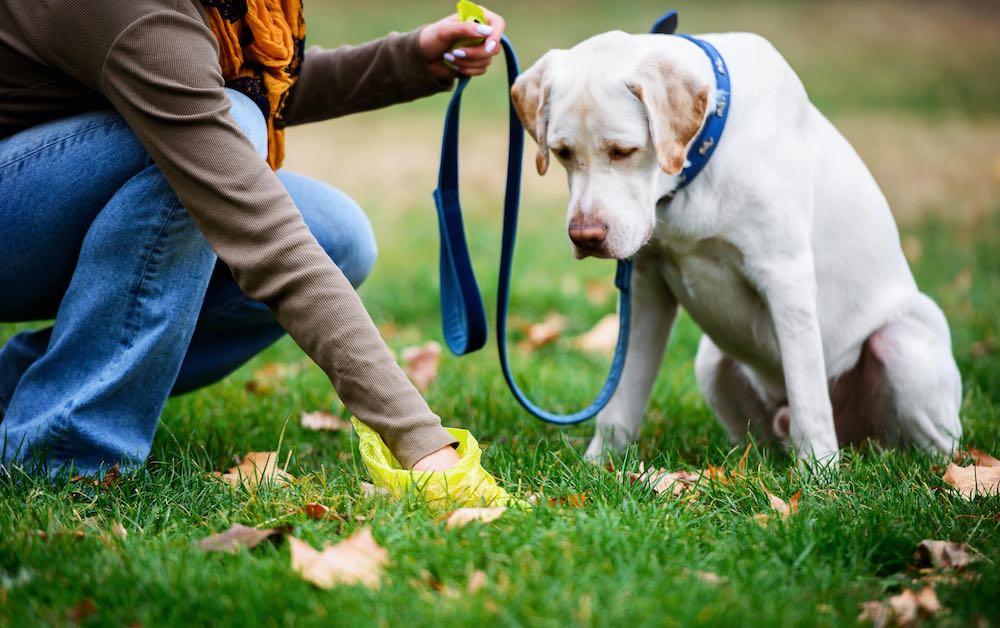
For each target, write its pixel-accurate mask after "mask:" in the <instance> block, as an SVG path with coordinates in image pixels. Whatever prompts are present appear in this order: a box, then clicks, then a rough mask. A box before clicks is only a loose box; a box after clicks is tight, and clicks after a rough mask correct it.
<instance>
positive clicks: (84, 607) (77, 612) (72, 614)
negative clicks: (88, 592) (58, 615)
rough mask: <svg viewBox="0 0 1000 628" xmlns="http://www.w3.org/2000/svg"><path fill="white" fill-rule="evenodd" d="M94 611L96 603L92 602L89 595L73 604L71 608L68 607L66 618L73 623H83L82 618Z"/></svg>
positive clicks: (95, 610)
mask: <svg viewBox="0 0 1000 628" xmlns="http://www.w3.org/2000/svg"><path fill="white" fill-rule="evenodd" d="M96 612H97V604H94V600H92V599H90V598H89V597H85V598H83V599H82V600H80V601H79V602H77V603H76V604H75V605H73V608H71V609H69V612H68V613H67V619H69V620H70V622H72V623H74V624H79V623H83V620H85V619H87V618H88V617H90V616H91V615H93V614H94V613H96Z"/></svg>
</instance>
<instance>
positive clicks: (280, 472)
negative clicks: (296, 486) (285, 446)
mask: <svg viewBox="0 0 1000 628" xmlns="http://www.w3.org/2000/svg"><path fill="white" fill-rule="evenodd" d="M289 455H291V452H289ZM285 464H286V466H287V464H288V463H287V461H286V462H285ZM217 477H219V479H221V480H222V481H223V482H225V483H226V484H229V485H230V486H236V487H238V486H243V487H244V488H247V489H253V488H256V487H257V486H259V485H260V484H269V483H273V484H275V485H279V486H280V485H284V484H288V483H289V482H291V481H293V480H294V479H295V476H293V475H292V474H291V473H287V472H286V471H285V470H284V469H282V468H279V467H278V452H276V451H251V452H250V453H248V454H247V455H246V456H244V457H243V462H241V463H240V464H238V465H236V466H235V467H230V468H229V470H228V471H226V472H225V473H220V474H218V476H217Z"/></svg>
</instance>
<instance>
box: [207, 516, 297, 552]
mask: <svg viewBox="0 0 1000 628" xmlns="http://www.w3.org/2000/svg"><path fill="white" fill-rule="evenodd" d="M284 532H285V530H283V529H280V528H279V529H274V528H251V527H248V526H245V525H241V524H239V523H234V524H233V525H232V526H230V527H229V529H228V530H226V531H225V532H221V533H219V534H213V535H212V536H209V537H205V538H204V539H202V540H201V543H200V544H199V545H201V549H203V550H205V551H206V552H225V553H227V554H235V553H237V552H238V551H239V550H240V548H241V547H246V548H248V549H252V548H254V547H257V546H258V545H260V544H261V543H262V542H264V541H265V540H267V539H269V538H271V537H273V536H278V537H279V538H280V536H281V535H282V534H284Z"/></svg>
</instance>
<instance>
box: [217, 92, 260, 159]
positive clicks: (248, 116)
mask: <svg viewBox="0 0 1000 628" xmlns="http://www.w3.org/2000/svg"><path fill="white" fill-rule="evenodd" d="M226 95H227V96H229V100H230V102H231V103H232V106H231V107H230V108H229V115H231V116H232V117H233V120H235V121H236V125H237V126H238V127H240V130H241V131H243V135H246V136H247V139H249V140H250V142H251V143H253V147H254V149H255V150H256V151H257V154H258V155H260V156H261V158H262V159H266V158H267V121H266V120H265V119H264V114H263V113H262V112H261V110H260V107H258V106H257V103H255V102H254V101H252V100H250V98H249V97H248V96H247V95H246V94H243V93H242V92H238V91H236V90H235V89H230V88H228V87H227V88H226Z"/></svg>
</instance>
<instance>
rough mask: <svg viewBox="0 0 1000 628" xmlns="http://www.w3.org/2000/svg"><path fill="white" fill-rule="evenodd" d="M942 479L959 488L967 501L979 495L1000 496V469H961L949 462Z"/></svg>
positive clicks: (973, 466) (971, 467) (980, 467)
mask: <svg viewBox="0 0 1000 628" xmlns="http://www.w3.org/2000/svg"><path fill="white" fill-rule="evenodd" d="M942 479H943V480H944V481H945V482H947V483H948V484H950V485H952V486H954V487H955V488H957V489H958V492H959V494H960V495H961V496H962V497H963V498H965V499H967V500H972V499H974V498H975V497H976V496H977V495H997V494H1000V467H992V466H990V467H984V466H976V465H969V466H965V467H960V466H958V465H957V464H955V463H953V462H949V463H948V468H947V469H945V472H944V477H943V478H942Z"/></svg>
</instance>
